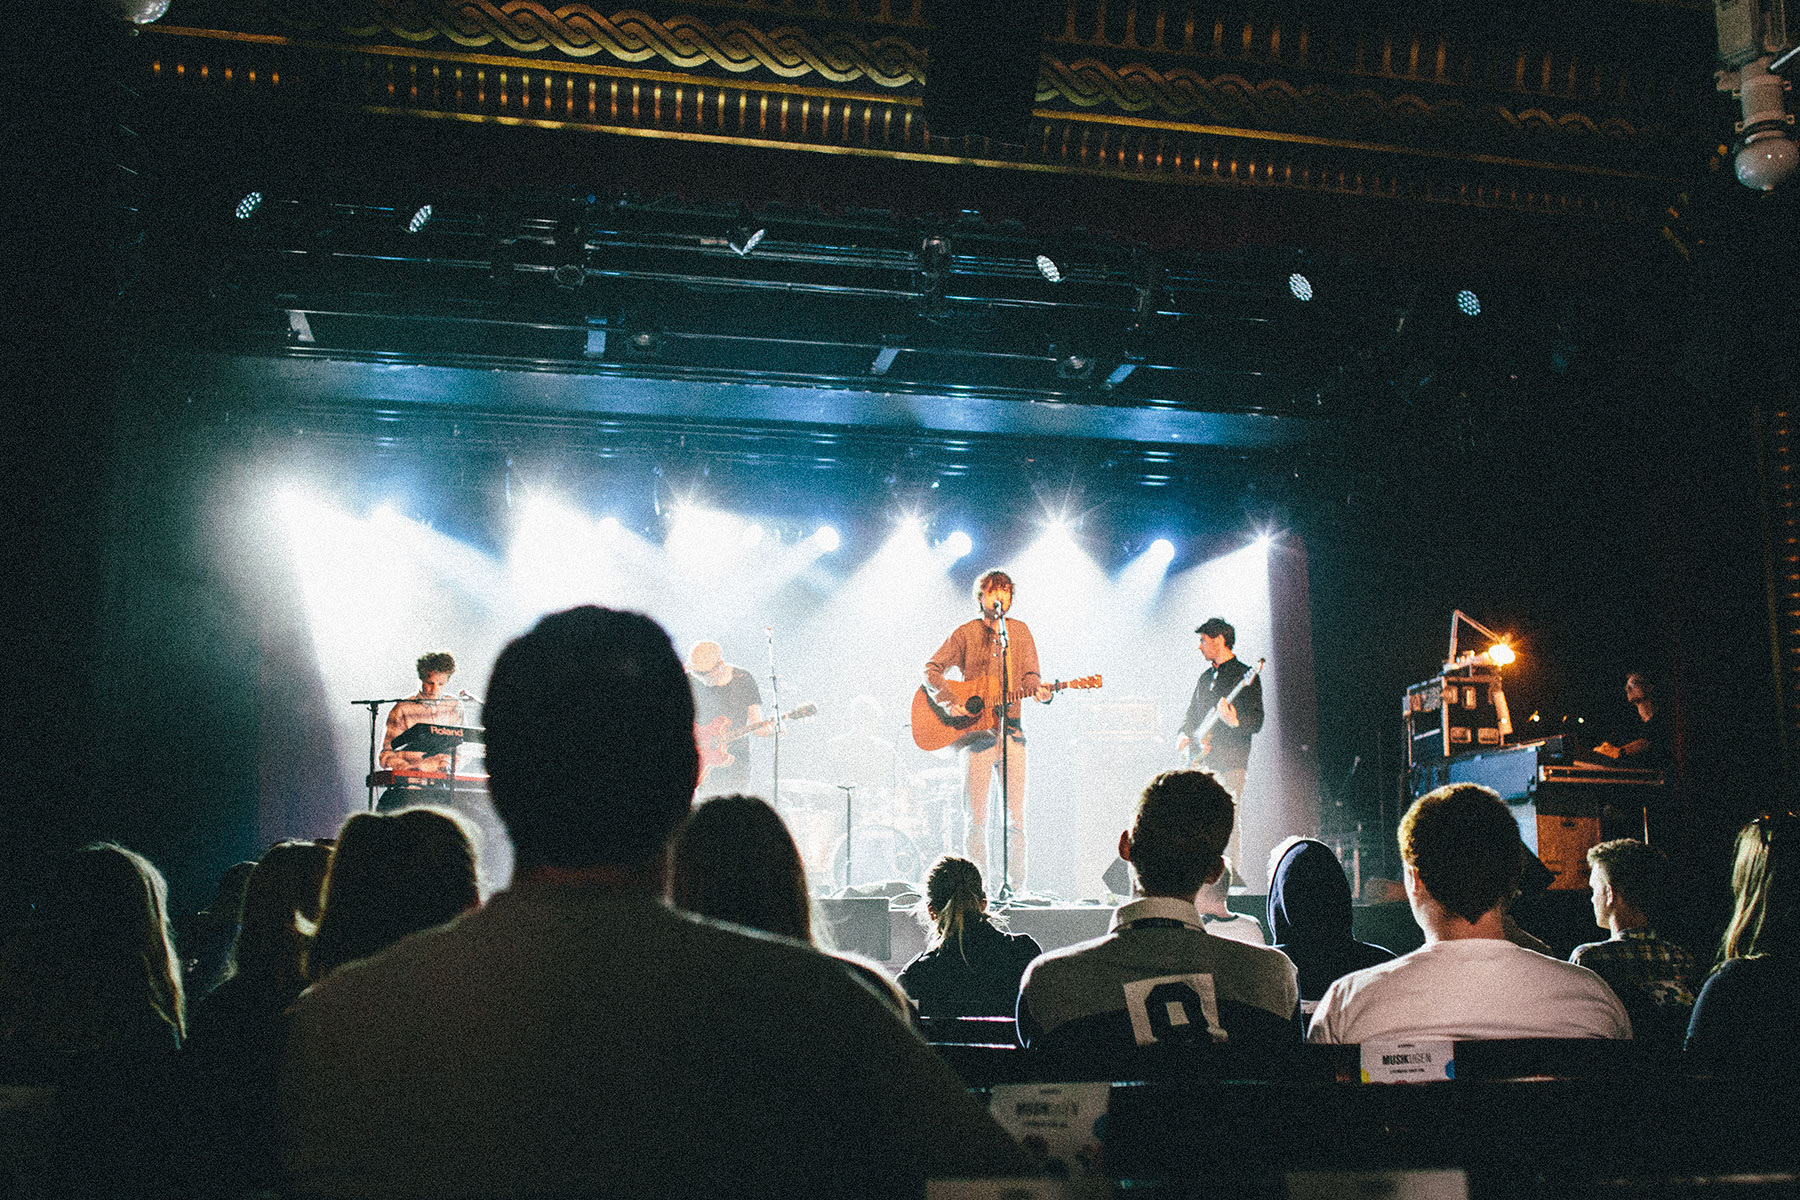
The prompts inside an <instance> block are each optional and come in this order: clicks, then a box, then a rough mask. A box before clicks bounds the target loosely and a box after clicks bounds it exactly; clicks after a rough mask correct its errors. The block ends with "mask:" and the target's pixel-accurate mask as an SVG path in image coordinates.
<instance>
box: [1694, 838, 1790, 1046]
mask: <svg viewBox="0 0 1800 1200" xmlns="http://www.w3.org/2000/svg"><path fill="white" fill-rule="evenodd" d="M1790 855H1800V816H1795V815H1794V814H1793V813H1786V812H1784V813H1776V814H1773V815H1769V816H1763V817H1758V818H1757V819H1756V820H1754V821H1751V822H1750V823H1749V824H1747V825H1745V826H1744V827H1743V828H1742V829H1740V830H1739V831H1738V837H1737V855H1736V859H1735V861H1734V862H1733V864H1732V870H1731V891H1732V897H1733V903H1732V910H1731V921H1730V923H1729V924H1728V925H1726V927H1725V936H1724V938H1723V940H1722V941H1721V943H1720V945H1719V959H1720V961H1719V965H1718V966H1717V967H1716V968H1714V970H1713V973H1712V974H1711V975H1710V976H1709V977H1708V978H1707V980H1706V982H1705V983H1704V984H1703V985H1702V986H1701V988H1700V997H1699V999H1698V1000H1696V1001H1695V1003H1694V1016H1693V1019H1692V1020H1691V1021H1690V1022H1689V1023H1688V1032H1687V1050H1688V1054H1689V1055H1690V1056H1691V1057H1692V1058H1693V1059H1694V1060H1695V1064H1696V1065H1697V1066H1699V1067H1701V1068H1703V1069H1707V1070H1716V1071H1719V1072H1733V1073H1748V1074H1763V1073H1768V1072H1779V1073H1784V1074H1792V1073H1794V1072H1796V1071H1800V1011H1797V1010H1800V858H1796V861H1795V862H1793V863H1789V862H1788V861H1787V858H1788V857H1789V856H1790Z"/></svg>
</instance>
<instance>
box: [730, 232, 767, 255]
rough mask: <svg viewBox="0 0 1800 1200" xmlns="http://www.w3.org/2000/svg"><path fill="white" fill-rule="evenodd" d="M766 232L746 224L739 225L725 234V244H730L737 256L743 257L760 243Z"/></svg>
mask: <svg viewBox="0 0 1800 1200" xmlns="http://www.w3.org/2000/svg"><path fill="white" fill-rule="evenodd" d="M768 232H769V231H768V230H766V229H752V228H751V227H750V226H749V225H748V224H745V225H739V226H738V227H737V228H736V229H733V230H732V231H731V232H730V233H729V234H727V235H726V236H725V244H726V245H727V246H730V247H731V249H732V250H733V251H734V252H735V253H736V254H737V256H738V257H739V258H743V257H744V256H745V255H747V254H749V253H750V252H751V251H752V250H754V249H756V247H757V246H758V245H759V244H761V242H762V240H763V237H764V236H765V235H766V234H767V233H768Z"/></svg>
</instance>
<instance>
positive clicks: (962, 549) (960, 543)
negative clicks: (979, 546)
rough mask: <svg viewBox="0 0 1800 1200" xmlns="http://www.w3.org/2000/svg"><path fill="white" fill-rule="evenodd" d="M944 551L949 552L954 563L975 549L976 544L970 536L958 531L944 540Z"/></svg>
mask: <svg viewBox="0 0 1800 1200" xmlns="http://www.w3.org/2000/svg"><path fill="white" fill-rule="evenodd" d="M944 549H945V550H946V551H948V552H949V554H950V557H951V559H952V560H953V561H954V560H955V559H959V558H962V557H964V556H965V555H967V554H968V553H969V551H971V550H973V549H975V542H974V540H973V539H971V538H970V537H969V535H968V534H966V533H964V532H963V531H962V530H960V529H958V530H957V531H956V532H955V533H953V534H951V535H950V536H949V537H947V538H945V539H944Z"/></svg>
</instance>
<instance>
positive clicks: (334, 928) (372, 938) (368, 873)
mask: <svg viewBox="0 0 1800 1200" xmlns="http://www.w3.org/2000/svg"><path fill="white" fill-rule="evenodd" d="M475 837H476V834H475V831H474V829H473V828H472V827H471V826H470V824H469V821H468V819H467V818H466V817H463V816H460V815H458V814H457V813H454V812H451V811H450V810H449V809H445V808H431V807H427V806H421V807H418V808H403V809H401V810H400V811H398V812H387V813H379V812H376V813H369V812H363V813H356V814H355V815H353V816H352V817H351V818H350V819H349V820H348V821H345V822H344V828H343V829H342V830H341V831H339V833H338V837H337V845H336V846H334V847H332V850H331V863H330V865H329V866H328V867H327V868H326V870H325V888H324V892H323V894H322V898H321V900H320V904H319V909H320V911H319V927H318V929H317V930H316V931H315V932H314V934H313V940H312V945H311V946H309V947H308V948H307V952H306V974H307V978H308V979H314V980H316V979H322V978H324V977H325V976H326V975H328V974H330V973H331V972H332V971H335V970H336V969H337V968H338V967H340V966H342V965H343V964H345V963H347V962H350V961H351V960H352V959H358V958H367V957H368V956H369V955H371V954H374V953H375V952H376V951H378V950H385V949H387V947H389V946H391V945H393V944H394V943H395V942H397V941H399V940H400V939H401V938H403V937H405V936H406V935H407V934H409V933H417V932H418V931H419V930H421V929H430V928H431V927H432V926H434V925H442V924H443V923H444V922H446V921H451V920H454V919H455V918H457V917H459V916H461V915H462V914H463V913H466V912H468V911H469V910H470V909H472V908H474V907H475V906H476V905H477V904H479V903H480V902H481V892H480V889H479V888H478V887H477V885H476V882H475Z"/></svg>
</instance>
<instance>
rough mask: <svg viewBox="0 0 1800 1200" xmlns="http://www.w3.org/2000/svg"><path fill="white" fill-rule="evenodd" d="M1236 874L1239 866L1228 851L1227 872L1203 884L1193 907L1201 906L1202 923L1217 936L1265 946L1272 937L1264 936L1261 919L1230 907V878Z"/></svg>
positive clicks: (1199, 908) (1199, 907)
mask: <svg viewBox="0 0 1800 1200" xmlns="http://www.w3.org/2000/svg"><path fill="white" fill-rule="evenodd" d="M1236 874H1237V868H1236V867H1234V866H1233V865H1232V863H1231V858H1230V856H1229V855H1228V856H1227V857H1226V859H1225V870H1224V873H1222V874H1221V875H1220V876H1219V877H1218V878H1217V879H1215V880H1213V881H1212V882H1211V883H1209V884H1207V885H1206V886H1205V887H1203V888H1201V889H1200V893H1199V895H1197V896H1195V897H1194V907H1195V908H1196V909H1198V910H1199V913H1200V923H1201V924H1202V925H1204V926H1206V932H1208V933H1210V934H1212V935H1213V936H1214V937H1222V938H1230V939H1231V940H1232V941H1234V942H1243V943H1245V944H1247V945H1251V946H1266V945H1268V944H1269V939H1268V938H1266V937H1264V936H1263V927H1262V922H1261V921H1258V920H1257V919H1256V918H1255V917H1253V916H1250V915H1249V914H1248V913H1234V912H1232V911H1231V903H1230V901H1231V881H1232V879H1233V878H1235V877H1236Z"/></svg>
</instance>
